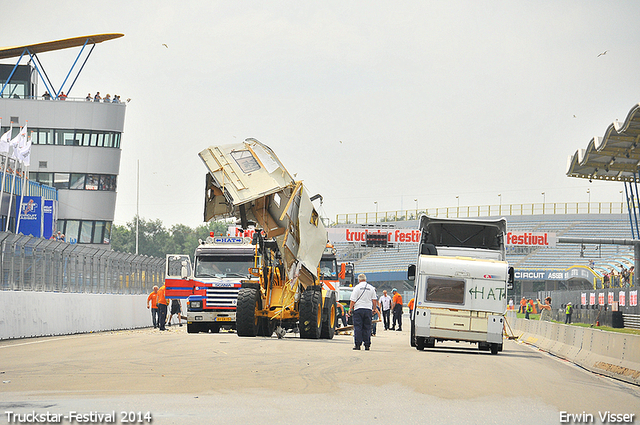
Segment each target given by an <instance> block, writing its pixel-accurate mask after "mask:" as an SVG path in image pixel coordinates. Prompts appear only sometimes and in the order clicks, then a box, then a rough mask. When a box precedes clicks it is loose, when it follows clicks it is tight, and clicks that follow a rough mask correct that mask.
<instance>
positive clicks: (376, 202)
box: [373, 201, 378, 218]
mask: <svg viewBox="0 0 640 425" xmlns="http://www.w3.org/2000/svg"><path fill="white" fill-rule="evenodd" d="M373 203H374V204H376V218H377V217H378V201H373Z"/></svg>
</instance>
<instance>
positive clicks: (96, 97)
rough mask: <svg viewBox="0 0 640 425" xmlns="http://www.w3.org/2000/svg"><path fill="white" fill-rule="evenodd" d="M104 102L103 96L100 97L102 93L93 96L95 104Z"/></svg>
mask: <svg viewBox="0 0 640 425" xmlns="http://www.w3.org/2000/svg"><path fill="white" fill-rule="evenodd" d="M101 100H102V96H100V92H97V93H96V95H95V96H93V101H94V102H100V101H101Z"/></svg>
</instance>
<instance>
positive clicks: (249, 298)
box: [236, 288, 260, 336]
mask: <svg viewBox="0 0 640 425" xmlns="http://www.w3.org/2000/svg"><path fill="white" fill-rule="evenodd" d="M259 297H260V293H259V291H258V290H257V289H256V288H240V291H238V304H237V306H236V328H237V332H238V336H256V335H257V334H258V319H259V318H258V316H256V309H257V307H258V305H259V301H260V298H259Z"/></svg>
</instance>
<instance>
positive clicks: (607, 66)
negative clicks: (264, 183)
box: [0, 0, 640, 226]
mask: <svg viewBox="0 0 640 425" xmlns="http://www.w3.org/2000/svg"><path fill="white" fill-rule="evenodd" d="M3 2H4V3H9V1H8V0H3ZM12 5H13V6H12V13H11V16H12V17H11V18H10V17H8V16H5V19H3V24H2V28H1V29H0V45H2V46H15V45H22V44H29V43H37V42H43V41H50V40H56V39H60V38H67V37H75V36H81V35H88V34H98V33H112V32H120V33H124V34H125V36H124V37H123V38H120V39H117V40H113V41H109V42H105V43H102V44H99V45H97V46H96V48H95V50H94V52H93V54H92V56H91V58H90V59H89V62H88V63H87V66H86V67H85V69H84V71H83V73H82V74H81V76H80V78H79V79H78V82H77V83H76V86H75V87H74V89H73V91H72V92H71V93H70V96H71V97H74V96H75V97H84V96H86V94H87V92H91V93H95V92H96V91H100V92H101V93H102V94H103V95H104V94H106V93H110V94H111V95H112V96H113V95H114V94H119V95H121V97H122V98H123V99H126V98H131V99H132V100H131V102H130V103H129V105H128V107H127V113H126V119H125V132H124V135H123V139H122V162H121V169H120V177H119V180H118V200H117V206H116V217H115V223H116V224H124V223H125V222H127V221H130V220H131V219H132V218H133V216H134V214H135V211H136V162H137V161H138V160H139V161H140V215H141V217H144V218H147V219H157V218H159V219H161V220H162V221H163V222H164V223H165V224H166V225H167V226H170V225H172V224H177V223H184V224H187V225H189V226H196V225H199V224H200V223H202V220H203V218H202V215H203V198H204V180H205V172H206V169H205V167H204V165H203V164H202V162H201V161H200V159H199V157H198V155H197V154H198V152H200V151H201V150H202V149H204V148H206V147H207V146H210V145H218V144H228V143H237V142H240V141H242V140H244V139H245V138H247V137H253V138H256V139H258V140H260V141H261V142H263V143H265V144H267V145H268V146H270V147H271V148H272V149H273V150H274V151H275V152H276V153H277V155H278V156H279V157H280V159H281V160H282V162H283V163H284V164H285V166H286V167H287V168H288V170H289V171H290V172H291V173H297V177H298V178H300V179H302V180H304V182H305V183H306V186H307V188H308V190H309V192H310V194H315V193H320V194H322V195H323V197H324V205H323V208H324V212H325V213H326V215H327V216H329V217H330V218H331V219H332V220H334V219H335V216H336V214H338V213H353V212H367V211H369V212H373V211H375V204H374V202H378V208H379V211H387V210H399V209H401V208H405V209H407V208H412V209H413V208H415V204H416V202H415V201H414V199H418V205H419V207H420V208H425V207H446V206H456V203H457V199H456V196H459V202H460V205H461V206H467V205H487V204H492V205H497V204H498V203H499V202H500V198H499V197H498V194H501V202H502V204H510V203H531V202H542V199H543V196H542V192H545V193H546V201H547V202H548V203H551V202H586V201H587V199H588V196H589V195H588V194H587V189H589V190H590V196H591V201H592V202H599V201H602V202H609V201H615V202H620V201H621V195H620V193H619V191H620V190H622V189H623V185H622V183H610V182H597V181H594V182H593V183H591V184H590V183H588V181H587V180H582V179H575V178H569V177H567V176H566V174H565V172H566V164H567V157H568V156H569V155H571V154H573V153H574V152H575V151H576V150H577V149H581V148H586V146H587V144H588V142H589V141H590V140H591V138H592V137H594V136H603V135H604V132H605V130H606V128H607V126H608V125H609V124H611V123H612V122H613V121H615V120H616V119H618V120H620V121H622V120H623V119H624V118H625V117H626V115H627V113H628V112H629V110H630V109H631V108H632V106H633V105H634V104H636V103H638V102H640V80H639V79H638V72H637V71H638V69H639V66H640V48H639V47H640V25H638V23H639V22H640V3H639V2H631V1H628V2H622V1H616V2H614V1H611V2H608V1H583V0H581V1H558V0H553V1H512V0H510V1H450V0H449V1H371V0H369V1H344V0H341V1H327V0H324V1H322V2H320V1H318V2H301V1H264V0H262V1H198V2H195V1H180V2H177V1H153V2H151V1H148V2H141V1H101V2H94V1H90V2H87V1H57V2H55V6H54V4H53V3H51V2H49V1H29V0H23V1H21V2H18V3H12ZM35 11H41V13H39V14H38V13H35ZM18 17H23V18H24V19H17V18H18ZM163 43H164V44H166V45H167V46H168V48H166V47H164V46H163ZM604 51H607V53H606V54H605V55H602V56H600V57H598V54H600V53H602V52H604ZM76 54H77V50H75V49H74V50H68V51H61V52H52V53H45V54H42V55H40V60H41V61H42V62H43V64H44V66H45V68H46V70H47V71H48V73H49V75H50V76H52V77H53V81H54V84H56V85H59V84H60V83H61V82H62V80H63V79H64V76H65V75H66V72H67V71H68V68H69V66H70V65H71V63H72V61H73V59H74V58H75V55H76ZM7 62H11V61H3V63H7ZM23 63H26V62H23ZM41 91H44V86H42V85H41ZM574 116H575V117H574Z"/></svg>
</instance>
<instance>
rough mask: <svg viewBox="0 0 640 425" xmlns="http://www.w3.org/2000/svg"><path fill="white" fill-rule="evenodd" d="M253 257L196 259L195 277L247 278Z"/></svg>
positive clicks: (213, 256) (233, 256)
mask: <svg viewBox="0 0 640 425" xmlns="http://www.w3.org/2000/svg"><path fill="white" fill-rule="evenodd" d="M253 258H254V257H253V255H207V256H200V257H196V267H195V275H194V276H195V277H218V278H224V277H249V269H250V268H251V267H253Z"/></svg>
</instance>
